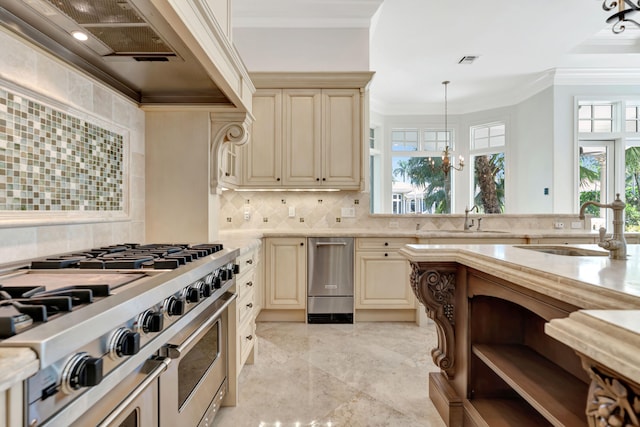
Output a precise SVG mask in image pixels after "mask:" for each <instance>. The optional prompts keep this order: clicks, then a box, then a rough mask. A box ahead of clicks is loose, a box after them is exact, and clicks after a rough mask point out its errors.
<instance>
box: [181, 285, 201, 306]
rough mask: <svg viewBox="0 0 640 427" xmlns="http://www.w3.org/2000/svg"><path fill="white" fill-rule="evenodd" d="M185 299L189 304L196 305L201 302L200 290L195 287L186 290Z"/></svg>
mask: <svg viewBox="0 0 640 427" xmlns="http://www.w3.org/2000/svg"><path fill="white" fill-rule="evenodd" d="M184 299H185V300H187V302H188V303H195V302H199V301H200V290H199V289H198V288H195V287H188V288H186V289H185V290H184Z"/></svg>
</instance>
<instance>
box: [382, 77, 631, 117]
mask: <svg viewBox="0 0 640 427" xmlns="http://www.w3.org/2000/svg"><path fill="white" fill-rule="evenodd" d="M589 85H591V86H595V85H599V86H606V85H611V86H614V85H615V86H624V85H640V68H553V69H549V70H546V71H543V72H541V73H538V74H535V75H532V76H531V77H530V78H529V80H528V81H527V82H526V83H525V84H522V85H519V86H517V87H515V88H513V89H510V90H507V91H504V92H501V93H497V94H495V95H493V96H491V97H486V96H483V97H477V98H470V99H465V100H464V101H459V102H458V103H452V102H449V111H450V112H451V114H468V113H473V112H476V111H485V110H491V109H494V108H503V107H509V106H512V105H517V104H519V103H521V102H523V101H525V100H527V99H529V98H531V97H532V96H534V95H536V94H538V93H540V92H542V91H543V90H545V89H547V88H549V87H552V86H589ZM370 105H371V108H372V110H373V111H375V112H376V113H379V114H382V115H385V116H390V115H391V116H393V115H414V114H439V113H440V112H441V111H440V110H441V109H442V108H441V105H439V104H438V105H436V104H433V105H427V104H422V105H418V104H394V105H390V104H385V103H384V102H381V101H380V100H379V99H376V98H375V92H374V93H372V94H371V99H370Z"/></svg>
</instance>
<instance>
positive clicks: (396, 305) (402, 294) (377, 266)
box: [355, 238, 416, 310]
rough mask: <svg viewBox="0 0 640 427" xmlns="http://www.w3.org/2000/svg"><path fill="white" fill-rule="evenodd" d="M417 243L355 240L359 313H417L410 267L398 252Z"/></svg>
mask: <svg viewBox="0 0 640 427" xmlns="http://www.w3.org/2000/svg"><path fill="white" fill-rule="evenodd" d="M410 243H415V241H414V240H413V239H405V238H389V239H381V238H359V239H356V256H355V262H356V265H355V281H356V283H355V286H356V288H355V295H356V301H355V306H356V310H358V309H415V308H416V298H415V296H414V294H413V291H412V290H411V284H410V283H409V276H410V273H411V267H410V265H409V261H407V259H406V258H404V257H403V256H401V255H399V254H398V250H399V249H400V248H402V247H403V246H404V245H406V244H410Z"/></svg>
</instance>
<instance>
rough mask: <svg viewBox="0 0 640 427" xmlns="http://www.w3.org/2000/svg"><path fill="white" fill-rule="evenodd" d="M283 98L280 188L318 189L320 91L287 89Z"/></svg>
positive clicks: (320, 116) (320, 172)
mask: <svg viewBox="0 0 640 427" xmlns="http://www.w3.org/2000/svg"><path fill="white" fill-rule="evenodd" d="M283 96H284V114H283V116H284V122H283V128H284V130H283V132H282V133H283V140H284V162H283V163H284V182H283V184H284V185H285V186H291V187H319V186H321V185H322V180H321V175H322V168H321V163H322V158H321V153H322V151H321V144H322V127H321V124H322V114H321V113H322V91H321V90H319V89H287V90H285V91H284V93H283ZM349 145H353V142H349Z"/></svg>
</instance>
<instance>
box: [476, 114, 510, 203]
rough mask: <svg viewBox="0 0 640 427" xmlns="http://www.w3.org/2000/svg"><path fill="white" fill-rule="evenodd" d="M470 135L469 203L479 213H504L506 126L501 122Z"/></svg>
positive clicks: (477, 129) (478, 128) (478, 129)
mask: <svg viewBox="0 0 640 427" xmlns="http://www.w3.org/2000/svg"><path fill="white" fill-rule="evenodd" d="M470 134H471V143H470V150H469V153H470V155H471V160H472V162H471V164H472V165H473V192H472V195H473V200H472V202H473V204H474V205H476V206H478V212H480V213H485V214H494V213H504V209H505V203H504V200H505V145H506V126H505V124H504V123H502V122H499V123H489V124H483V125H479V126H472V127H471V128H470Z"/></svg>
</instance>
